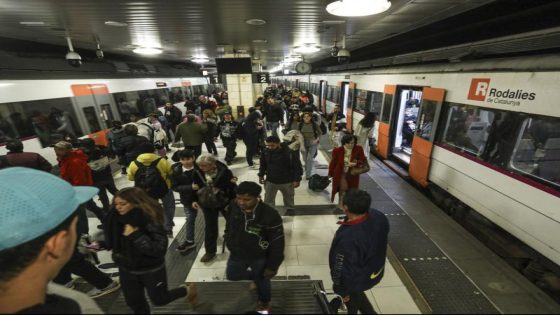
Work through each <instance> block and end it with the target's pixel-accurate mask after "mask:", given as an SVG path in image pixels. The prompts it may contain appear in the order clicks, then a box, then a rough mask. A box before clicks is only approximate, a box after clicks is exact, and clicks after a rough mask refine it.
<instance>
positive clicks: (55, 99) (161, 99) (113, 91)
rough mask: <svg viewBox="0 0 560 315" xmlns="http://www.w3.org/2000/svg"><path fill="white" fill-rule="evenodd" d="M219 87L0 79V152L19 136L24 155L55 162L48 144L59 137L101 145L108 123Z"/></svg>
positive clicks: (203, 82)
mask: <svg viewBox="0 0 560 315" xmlns="http://www.w3.org/2000/svg"><path fill="white" fill-rule="evenodd" d="M221 88H222V87H221V85H214V84H209V82H208V80H207V79H206V78H204V77H195V78H135V79H93V80H92V79H64V80H0V154H5V151H6V150H5V147H4V146H3V144H4V143H5V142H6V140H7V139H11V138H20V139H22V140H23V143H24V147H25V150H26V151H30V152H38V153H40V154H42V155H43V156H45V158H47V159H48V160H49V161H50V162H51V163H55V162H56V156H55V154H54V150H53V149H52V148H51V147H50V146H51V145H52V144H54V143H56V142H57V141H59V140H61V139H63V138H67V137H71V138H81V137H91V138H93V139H94V140H95V141H96V143H98V144H106V142H107V139H106V137H105V134H106V132H105V131H106V130H107V129H108V128H110V127H111V121H112V120H121V121H122V122H123V123H127V122H129V121H130V120H129V116H130V114H134V113H139V114H140V115H141V116H145V115H146V114H148V113H151V112H154V111H155V110H156V109H157V108H158V107H160V106H162V105H164V103H165V101H167V100H169V101H171V102H173V103H179V102H180V103H181V104H183V103H184V100H185V99H186V98H188V97H190V98H193V97H195V96H196V95H202V94H204V95H206V94H208V93H211V92H213V91H214V90H215V89H221ZM179 108H180V109H181V110H183V112H184V111H185V108H184V107H183V106H179Z"/></svg>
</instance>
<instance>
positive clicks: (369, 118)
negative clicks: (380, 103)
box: [359, 112, 377, 128]
mask: <svg viewBox="0 0 560 315" xmlns="http://www.w3.org/2000/svg"><path fill="white" fill-rule="evenodd" d="M376 120H377V113H374V112H369V113H367V114H366V115H365V116H364V118H362V120H360V122H359V124H360V125H362V127H364V128H371V127H373V125H374V124H375V121H376Z"/></svg>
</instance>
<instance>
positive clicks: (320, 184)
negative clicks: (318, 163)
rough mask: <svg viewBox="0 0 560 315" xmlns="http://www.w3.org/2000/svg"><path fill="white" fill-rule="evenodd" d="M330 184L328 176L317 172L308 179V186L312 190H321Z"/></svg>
mask: <svg viewBox="0 0 560 315" xmlns="http://www.w3.org/2000/svg"><path fill="white" fill-rule="evenodd" d="M330 184H331V180H330V179H329V177H328V176H321V175H319V174H314V175H312V176H311V178H310V179H309V183H308V185H309V186H308V187H309V190H312V191H323V190H324V189H325V188H327V187H328V186H329V185H330Z"/></svg>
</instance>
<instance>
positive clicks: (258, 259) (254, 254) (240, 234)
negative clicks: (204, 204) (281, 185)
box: [225, 182, 284, 314]
mask: <svg viewBox="0 0 560 315" xmlns="http://www.w3.org/2000/svg"><path fill="white" fill-rule="evenodd" d="M261 191H262V188H261V187H260V186H259V185H258V184H257V183H253V182H242V183H241V184H239V186H238V187H237V190H236V200H235V201H232V202H231V203H230V205H229V206H228V208H227V209H226V211H227V215H228V220H227V221H226V222H227V223H226V224H227V227H226V235H225V240H226V244H227V247H228V249H229V251H230V253H231V255H230V257H229V260H228V262H227V269H226V275H227V278H228V280H232V281H239V280H252V281H254V282H255V284H256V287H257V294H258V302H257V312H259V313H261V314H268V313H269V312H270V300H271V284H270V279H272V278H273V277H274V276H275V275H276V274H277V273H278V268H279V267H280V265H281V264H282V261H283V260H284V226H283V225H282V218H281V217H280V215H279V214H278V212H276V211H275V210H274V209H273V208H272V207H270V206H268V205H267V204H265V203H263V202H262V201H261V200H260V197H259V196H260V193H261ZM249 268H250V270H248V269H249Z"/></svg>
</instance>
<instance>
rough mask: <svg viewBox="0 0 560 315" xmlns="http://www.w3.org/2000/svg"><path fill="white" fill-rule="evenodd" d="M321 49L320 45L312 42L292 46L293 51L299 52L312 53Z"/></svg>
mask: <svg viewBox="0 0 560 315" xmlns="http://www.w3.org/2000/svg"><path fill="white" fill-rule="evenodd" d="M320 50H321V47H319V46H315V45H314V44H305V45H303V46H297V47H294V51H295V52H297V53H300V54H312V53H316V52H318V51H320Z"/></svg>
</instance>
